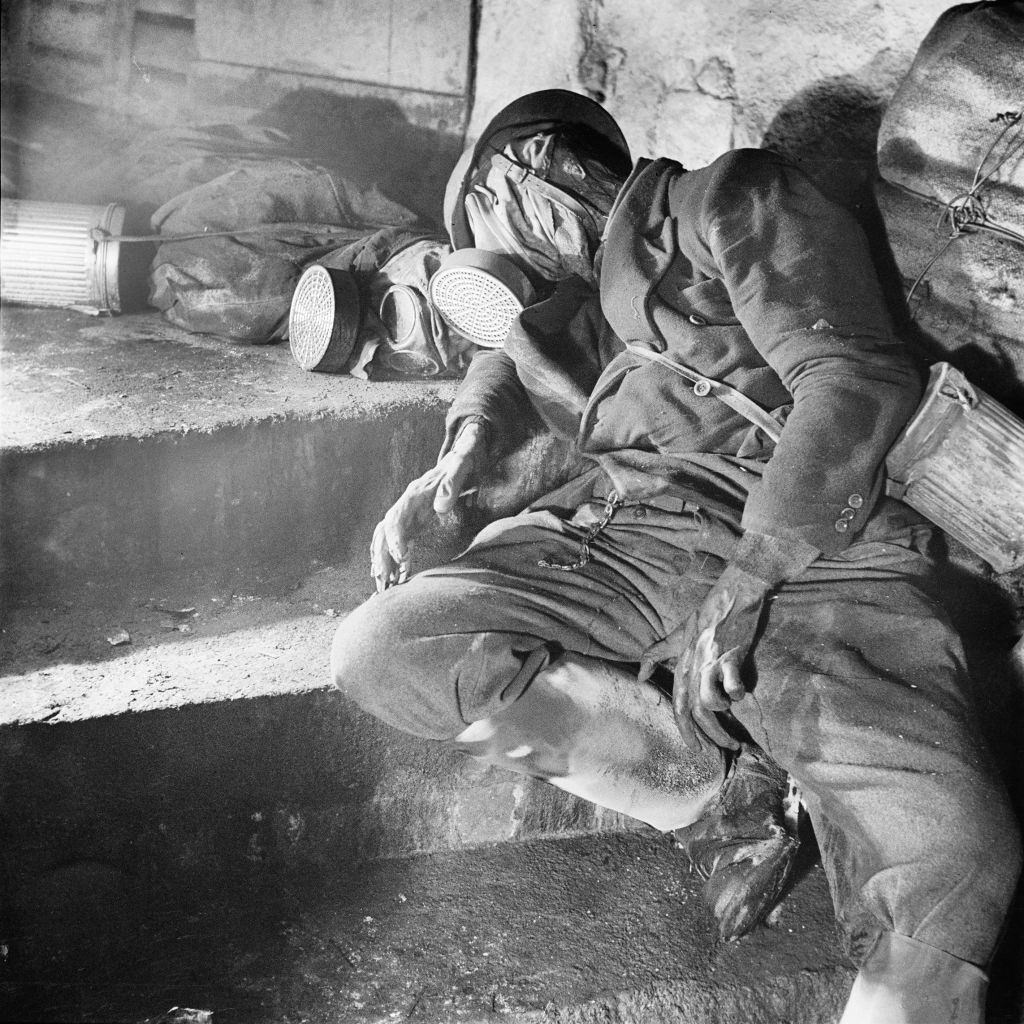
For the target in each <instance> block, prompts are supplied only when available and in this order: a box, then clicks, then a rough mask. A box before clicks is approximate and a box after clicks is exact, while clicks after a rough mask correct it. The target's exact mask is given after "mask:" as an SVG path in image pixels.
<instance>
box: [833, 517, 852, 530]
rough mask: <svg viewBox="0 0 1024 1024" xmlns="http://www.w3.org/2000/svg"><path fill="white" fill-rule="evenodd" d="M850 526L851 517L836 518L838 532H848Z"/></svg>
mask: <svg viewBox="0 0 1024 1024" xmlns="http://www.w3.org/2000/svg"><path fill="white" fill-rule="evenodd" d="M849 528H850V520H849V519H837V520H836V533H846V531H847V530H848V529H849Z"/></svg>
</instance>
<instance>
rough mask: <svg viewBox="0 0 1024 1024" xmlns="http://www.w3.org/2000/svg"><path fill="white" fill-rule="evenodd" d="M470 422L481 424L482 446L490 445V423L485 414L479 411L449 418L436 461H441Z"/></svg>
mask: <svg viewBox="0 0 1024 1024" xmlns="http://www.w3.org/2000/svg"><path fill="white" fill-rule="evenodd" d="M470 423H479V424H481V425H482V426H483V428H484V430H483V436H484V446H485V447H487V446H489V445H490V440H491V425H490V421H489V420H488V419H487V417H486V416H484V415H482V414H480V413H472V414H470V415H468V416H458V417H455V418H450V419H449V420H448V422H447V423H446V424H445V433H444V443H443V444H442V445H441V451H440V453H439V454H438V456H437V460H438V462H440V461H441V459H443V458H444V457H445V456H446V455H447V454H448V453H449V452H450V451H451V450H452V446H453V445H454V444H455V441H456V439H457V438H458V436H459V434H461V433H462V431H463V430H465V428H466V427H468V426H469V425H470Z"/></svg>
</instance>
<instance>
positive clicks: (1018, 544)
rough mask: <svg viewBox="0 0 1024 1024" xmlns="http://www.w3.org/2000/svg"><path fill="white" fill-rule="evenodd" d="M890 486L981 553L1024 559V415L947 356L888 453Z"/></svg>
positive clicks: (1007, 565)
mask: <svg viewBox="0 0 1024 1024" xmlns="http://www.w3.org/2000/svg"><path fill="white" fill-rule="evenodd" d="M886 465H887V469H888V471H889V477H890V480H889V493H890V494H893V495H895V496H896V497H898V498H900V499H902V500H903V501H905V502H906V503H907V504H908V505H910V506H911V508H914V509H917V511H918V512H920V513H921V514H922V515H924V516H927V517H928V518H929V519H930V520H931V521H932V522H933V523H935V524H937V525H938V526H941V527H942V529H943V530H945V531H946V532H947V533H949V534H950V535H951V536H953V537H955V538H956V539H957V540H959V541H960V542H961V543H963V544H966V545H967V547H969V548H970V549H971V550H972V551H974V552H975V553H976V554H979V555H981V557H982V558H984V559H985V560H986V561H987V562H988V563H989V564H990V565H991V566H992V568H993V569H995V570H996V572H1011V571H1013V570H1014V569H1019V568H1020V567H1021V566H1024V421H1022V420H1020V419H1018V418H1017V417H1016V416H1014V415H1013V413H1011V412H1010V411H1009V409H1007V408H1006V407H1005V406H1003V405H1001V404H1000V403H999V402H997V401H996V400H995V399H994V398H992V397H991V396H990V395H987V394H986V393H985V392H984V391H982V390H981V389H980V388H977V387H975V386H974V385H973V384H971V382H970V381H968V380H967V378H966V377H965V376H964V375H963V374H962V373H961V372H960V371H959V370H957V369H956V368H954V367H952V366H950V365H949V364H948V363H937V364H936V365H935V366H933V367H932V371H931V377H930V379H929V382H928V388H927V390H926V392H925V397H924V400H923V401H922V403H921V406H920V407H919V408H918V411H917V412H916V413H915V415H914V418H913V419H912V420H911V421H910V423H908V424H907V427H906V429H905V430H904V431H903V433H902V434H901V435H900V437H899V438H898V439H897V441H896V444H895V445H894V446H893V449H892V451H890V452H889V456H888V459H887V463H886Z"/></svg>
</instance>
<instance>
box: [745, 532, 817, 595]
mask: <svg viewBox="0 0 1024 1024" xmlns="http://www.w3.org/2000/svg"><path fill="white" fill-rule="evenodd" d="M820 554H821V552H820V551H819V550H818V549H817V548H816V547H814V546H813V545H812V544H808V543H806V541H802V540H783V539H782V538H781V537H771V536H769V535H768V534H766V533H756V532H755V531H753V530H747V532H746V533H744V534H743V536H742V537H741V538H740V542H739V544H737V545H736V550H735V551H734V552H733V556H732V558H731V559H730V560H729V564H730V565H733V566H735V567H736V568H737V569H742V570H743V571H744V572H747V573H749V574H750V575H751V576H756V577H757V578H758V579H760V580H764V582H765V583H767V584H768V585H769V586H770V587H774V586H777V585H778V584H779V583H782V582H784V581H785V580H791V579H793V578H794V577H795V576H799V575H800V573H802V572H803V571H804V569H806V568H807V567H808V566H809V565H810V564H811V562H813V561H814V560H815V559H816V558H817V557H818V556H819V555H820Z"/></svg>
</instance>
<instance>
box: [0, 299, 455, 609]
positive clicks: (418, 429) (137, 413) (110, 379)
mask: <svg viewBox="0 0 1024 1024" xmlns="http://www.w3.org/2000/svg"><path fill="white" fill-rule="evenodd" d="M4 340H5V348H6V351H5V355H4V406H3V407H4V418H3V455H2V467H0V477H2V489H3V507H2V522H0V532H2V535H3V561H4V566H5V574H4V575H5V587H4V589H5V592H6V596H7V600H8V602H9V603H11V604H14V605H18V604H25V603H32V602H33V601H38V600H43V601H46V600H54V599H64V600H73V599H74V597H75V596H77V595H79V594H84V596H85V597H87V598H89V599H90V600H97V599H99V598H100V594H99V591H102V590H103V589H110V588H113V589H115V590H116V589H117V588H118V587H119V586H120V587H124V586H125V585H126V584H127V585H130V584H131V583H132V582H133V581H136V580H138V579H141V578H152V577H157V578H164V579H167V578H171V577H174V576H177V575H182V574H188V573H194V572H201V573H204V574H206V575H207V576H210V577H213V578H217V577H218V576H219V577H220V578H221V579H225V578H227V577H228V576H231V575H234V576H235V577H242V578H249V579H251V578H253V577H263V578H267V577H271V576H273V575H275V574H276V575H281V576H288V575H291V576H292V577H293V578H294V577H296V576H300V575H301V574H303V573H304V572H306V571H308V569H309V568H310V567H311V566H313V565H314V563H317V562H319V564H321V565H322V564H324V563H326V562H330V561H334V562H344V561H348V560H354V559H355V557H356V551H358V554H359V557H360V560H361V559H362V558H363V557H364V552H365V550H366V547H365V545H366V542H367V539H368V536H369V534H368V531H369V529H371V528H372V524H373V523H374V522H376V520H377V518H378V517H379V515H380V514H381V511H382V510H383V509H384V508H386V507H387V505H388V504H390V502H391V501H392V500H394V497H395V496H396V495H397V493H398V492H399V491H400V489H401V488H402V487H404V486H405V483H406V482H407V481H408V480H409V479H411V478H412V477H413V476H414V475H417V474H418V473H420V472H422V471H423V470H424V469H425V468H427V466H429V465H431V464H432V463H433V461H434V459H435V458H436V455H437V449H438V446H439V444H440V440H441V437H442V434H443V421H444V413H445V410H446V408H447V406H448V404H449V402H450V400H451V397H452V394H453V393H454V387H455V382H453V381H446V382H442V383H420V382H412V383H408V382H403V383H391V384H368V383H366V382H363V381H358V380H354V379H352V378H348V377H336V376H329V375H323V374H311V373H305V372H304V371H302V370H301V369H300V368H299V367H298V366H297V365H296V364H295V363H294V361H293V360H292V359H291V356H290V353H289V352H288V349H287V346H280V345H279V346H267V347H255V348H254V347H246V348H239V347H234V346H231V345H229V344H227V343H225V342H224V341H219V340H216V339H209V338H201V337H195V336H190V335H187V334H185V333H184V332H182V331H178V330H176V329H175V328H173V327H171V326H169V325H167V324H166V323H165V322H164V321H162V320H161V319H159V318H158V317H156V316H154V315H141V316H131V317H123V318H119V319H112V320H107V321H104V322H103V323H100V324H96V323H94V322H92V321H90V319H89V318H88V317H85V316H82V315H80V314H73V313H66V312H63V311H57V310H24V309H14V308H13V307H12V308H7V309H5V310H4ZM114 596H115V599H116V594H115V595H114Z"/></svg>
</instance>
